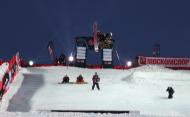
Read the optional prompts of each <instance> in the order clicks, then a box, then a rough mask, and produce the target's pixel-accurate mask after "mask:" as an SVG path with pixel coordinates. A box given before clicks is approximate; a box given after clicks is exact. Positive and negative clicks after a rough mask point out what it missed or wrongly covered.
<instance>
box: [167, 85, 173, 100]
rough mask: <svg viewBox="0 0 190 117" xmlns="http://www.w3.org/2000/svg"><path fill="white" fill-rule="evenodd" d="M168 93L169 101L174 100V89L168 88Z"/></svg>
mask: <svg viewBox="0 0 190 117" xmlns="http://www.w3.org/2000/svg"><path fill="white" fill-rule="evenodd" d="M166 91H167V92H168V98H169V99H172V98H173V94H174V92H175V91H174V89H173V88H172V87H168V88H167V89H166Z"/></svg>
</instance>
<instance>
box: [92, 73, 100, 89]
mask: <svg viewBox="0 0 190 117" xmlns="http://www.w3.org/2000/svg"><path fill="white" fill-rule="evenodd" d="M92 82H93V85H92V90H94V87H95V86H96V87H97V89H98V90H100V87H99V82H100V78H99V76H98V74H97V72H95V74H94V76H93V77H92Z"/></svg>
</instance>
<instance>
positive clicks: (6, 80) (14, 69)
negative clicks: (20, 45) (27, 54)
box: [0, 53, 20, 96]
mask: <svg viewBox="0 0 190 117" xmlns="http://www.w3.org/2000/svg"><path fill="white" fill-rule="evenodd" d="M19 66H20V59H19V53H17V54H16V55H15V56H13V57H12V59H11V60H10V61H9V66H8V68H7V70H6V72H5V73H4V75H3V77H2V78H1V79H2V82H1V84H2V86H1V89H0V96H2V95H3V94H5V93H6V91H7V90H8V89H9V86H10V84H11V83H12V82H13V80H14V78H15V76H16V74H17V73H18V70H19Z"/></svg>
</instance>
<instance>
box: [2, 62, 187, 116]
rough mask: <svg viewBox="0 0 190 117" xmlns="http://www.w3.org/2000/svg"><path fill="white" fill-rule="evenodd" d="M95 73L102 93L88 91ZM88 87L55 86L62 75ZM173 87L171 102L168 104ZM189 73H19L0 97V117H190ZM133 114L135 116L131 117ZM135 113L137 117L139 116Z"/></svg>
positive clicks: (67, 69) (44, 69) (158, 69)
mask: <svg viewBox="0 0 190 117" xmlns="http://www.w3.org/2000/svg"><path fill="white" fill-rule="evenodd" d="M95 72H98V74H99V77H100V78H101V81H100V91H98V90H97V89H95V90H94V91H93V90H91V88H92V76H93V74H94V73H95ZM66 74H67V75H68V76H69V77H70V81H71V82H75V81H76V77H77V76H78V75H79V74H82V75H83V76H84V80H85V81H86V82H88V83H87V84H58V82H61V81H62V77H63V76H64V75H66ZM168 86H172V87H173V88H174V90H175V93H174V98H173V99H167V95H168V94H167V92H166V88H167V87H168ZM189 100H190V71H182V70H178V71H176V70H170V69H167V68H164V67H161V66H149V65H147V66H142V67H138V68H133V69H129V70H113V69H86V68H75V67H61V66H57V67H31V68H21V69H20V72H19V73H18V74H17V76H16V78H15V80H14V82H13V83H12V84H11V85H10V88H9V91H8V92H7V94H6V95H5V96H4V98H3V100H2V104H1V108H0V117H34V116H35V117H47V116H48V117H68V116H70V117H71V116H75V117H96V116H100V117H115V116H116V117H167V116H170V117H177V116H180V117H181V116H190V101H189ZM51 110H118V111H131V112H134V113H131V114H130V113H129V114H109V113H108V114H105V113H104V114H96V113H72V112H66V113H58V112H50V111H51ZM135 112H137V113H135ZM138 112H139V113H138Z"/></svg>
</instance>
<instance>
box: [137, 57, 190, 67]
mask: <svg viewBox="0 0 190 117" xmlns="http://www.w3.org/2000/svg"><path fill="white" fill-rule="evenodd" d="M138 64H139V65H162V66H165V67H183V68H184V67H188V68H189V67H190V58H165V57H144V56H139V57H138Z"/></svg>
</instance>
